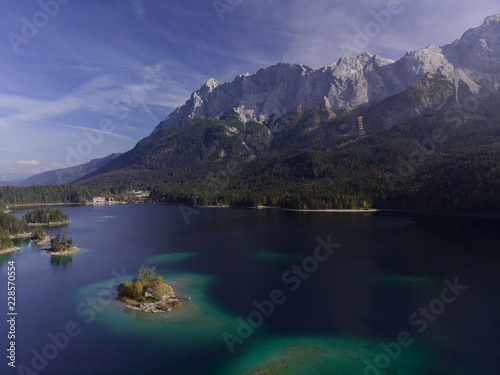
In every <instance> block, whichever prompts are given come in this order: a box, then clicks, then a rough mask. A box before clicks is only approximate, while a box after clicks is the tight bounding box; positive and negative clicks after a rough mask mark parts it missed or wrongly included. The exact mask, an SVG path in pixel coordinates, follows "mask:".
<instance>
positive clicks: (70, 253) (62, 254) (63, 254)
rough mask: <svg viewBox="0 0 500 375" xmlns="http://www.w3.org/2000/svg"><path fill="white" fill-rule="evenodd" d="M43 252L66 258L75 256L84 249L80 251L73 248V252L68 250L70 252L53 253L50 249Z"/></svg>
mask: <svg viewBox="0 0 500 375" xmlns="http://www.w3.org/2000/svg"><path fill="white" fill-rule="evenodd" d="M42 250H45V251H46V252H47V254H49V255H54V256H65V255H73V254H76V253H79V252H80V251H82V249H79V248H77V247H73V248H72V249H71V250H68V251H60V252H59V251H51V250H50V249H42Z"/></svg>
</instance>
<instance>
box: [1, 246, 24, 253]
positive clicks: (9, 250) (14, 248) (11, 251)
mask: <svg viewBox="0 0 500 375" xmlns="http://www.w3.org/2000/svg"><path fill="white" fill-rule="evenodd" d="M17 250H21V248H20V247H10V248H8V249H3V250H0V255H1V254H8V253H13V252H14V251H17Z"/></svg>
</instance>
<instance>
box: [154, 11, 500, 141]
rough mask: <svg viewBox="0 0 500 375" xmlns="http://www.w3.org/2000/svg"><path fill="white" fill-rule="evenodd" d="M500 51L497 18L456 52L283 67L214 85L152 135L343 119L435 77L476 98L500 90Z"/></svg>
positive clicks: (450, 48)
mask: <svg viewBox="0 0 500 375" xmlns="http://www.w3.org/2000/svg"><path fill="white" fill-rule="evenodd" d="M499 47H500V15H495V16H491V17H488V18H486V20H485V21H484V23H483V24H482V25H481V26H479V27H477V28H474V29H470V30H468V31H466V32H465V33H464V34H463V36H462V37H461V38H460V39H458V40H456V41H455V42H453V43H452V44H449V45H447V46H444V47H438V46H435V45H430V46H428V47H425V48H421V49H418V50H416V51H411V52H407V53H406V54H405V55H404V56H403V58H401V59H400V60H398V61H393V60H390V59H385V58H383V57H380V56H374V55H371V54H369V53H367V52H365V53H363V54H361V55H359V56H356V57H341V58H340V59H339V60H338V61H337V63H335V64H332V65H328V66H325V67H324V68H321V69H318V70H314V69H311V68H310V67H308V66H305V65H299V64H287V63H278V64H276V65H273V66H270V67H268V68H263V69H260V70H259V71H258V72H257V73H255V74H253V75H250V74H248V73H247V74H242V75H239V76H237V77H236V78H235V80H234V81H233V82H226V83H224V84H219V83H218V82H217V81H216V80H215V79H210V80H208V81H207V82H206V83H205V84H204V85H203V86H202V87H201V88H200V89H199V90H198V91H196V92H194V93H193V94H192V96H191V98H190V100H188V101H187V102H186V104H184V105H183V106H181V107H179V108H177V109H176V110H175V111H174V112H172V113H171V114H170V115H169V116H168V117H167V118H166V119H165V121H163V122H161V123H160V124H159V125H158V126H157V127H156V128H155V130H154V131H153V134H154V133H156V132H158V131H160V130H162V129H164V128H168V127H171V126H179V125H180V124H182V122H184V121H186V120H190V119H193V118H196V117H199V116H205V117H219V118H220V117H221V116H225V115H228V114H230V113H232V112H233V111H235V112H236V113H237V114H238V116H239V118H240V119H241V120H242V121H243V122H248V121H258V122H265V121H267V120H269V119H270V118H278V117H281V116H283V115H285V114H286V113H289V112H291V111H292V110H293V109H294V108H297V107H298V106H301V107H302V109H303V110H304V111H309V110H313V109H314V108H316V107H317V106H318V105H322V106H325V107H326V108H327V109H329V110H330V111H333V112H335V111H340V112H343V111H346V110H352V109H354V108H356V107H358V106H361V105H365V104H370V103H375V102H379V101H382V100H384V99H387V98H389V97H390V96H393V95H395V94H399V93H402V92H404V91H405V90H407V89H408V88H409V87H410V86H412V85H413V84H414V83H415V82H417V81H420V80H423V79H427V78H431V77H433V76H435V75H440V76H444V77H445V78H446V79H448V80H449V81H450V82H453V83H454V84H455V85H456V87H458V82H459V81H463V82H465V83H466V84H467V85H469V87H470V89H471V90H472V91H477V90H478V89H479V84H480V83H481V82H482V81H488V82H491V83H493V84H495V85H498V84H499V83H500V48H499Z"/></svg>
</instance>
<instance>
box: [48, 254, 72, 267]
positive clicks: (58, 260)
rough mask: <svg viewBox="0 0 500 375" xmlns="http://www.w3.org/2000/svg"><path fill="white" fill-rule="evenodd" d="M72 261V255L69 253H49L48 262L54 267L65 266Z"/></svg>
mask: <svg viewBox="0 0 500 375" xmlns="http://www.w3.org/2000/svg"><path fill="white" fill-rule="evenodd" d="M71 263H73V257H72V256H71V255H66V256H64V255H63V256H60V255H51V256H50V264H52V265H53V266H56V267H60V266H63V267H67V266H68V265H70V264H71Z"/></svg>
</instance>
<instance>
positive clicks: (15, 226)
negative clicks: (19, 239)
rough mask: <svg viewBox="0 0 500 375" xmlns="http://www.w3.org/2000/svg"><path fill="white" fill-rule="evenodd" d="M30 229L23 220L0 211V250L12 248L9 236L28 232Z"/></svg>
mask: <svg viewBox="0 0 500 375" xmlns="http://www.w3.org/2000/svg"><path fill="white" fill-rule="evenodd" d="M30 231H31V227H30V226H29V225H28V223H27V222H26V221H24V220H20V219H18V218H17V217H15V216H14V215H12V214H8V213H4V212H3V211H0V250H2V249H6V248H11V247H13V246H14V243H13V242H12V239H11V238H10V236H11V235H12V236H15V235H18V234H22V233H25V232H30Z"/></svg>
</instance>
